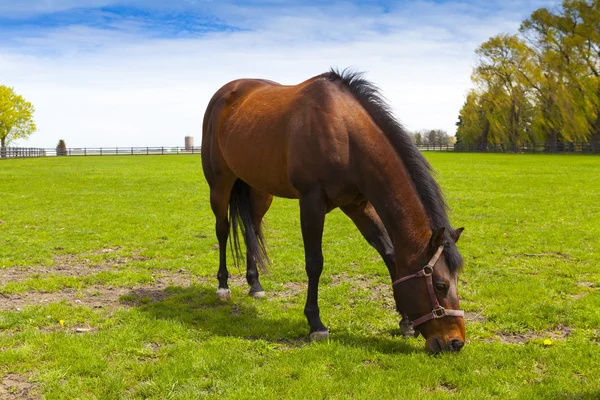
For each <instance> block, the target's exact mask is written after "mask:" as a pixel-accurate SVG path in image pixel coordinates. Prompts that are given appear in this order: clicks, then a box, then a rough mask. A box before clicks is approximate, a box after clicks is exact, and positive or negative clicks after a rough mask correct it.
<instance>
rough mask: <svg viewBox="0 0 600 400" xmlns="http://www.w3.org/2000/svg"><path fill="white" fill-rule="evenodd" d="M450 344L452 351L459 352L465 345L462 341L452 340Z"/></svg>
mask: <svg viewBox="0 0 600 400" xmlns="http://www.w3.org/2000/svg"><path fill="white" fill-rule="evenodd" d="M448 344H449V345H450V351H459V350H460V349H462V348H463V346H464V345H465V343H464V342H463V341H461V340H460V339H451V340H450V342H449V343H448Z"/></svg>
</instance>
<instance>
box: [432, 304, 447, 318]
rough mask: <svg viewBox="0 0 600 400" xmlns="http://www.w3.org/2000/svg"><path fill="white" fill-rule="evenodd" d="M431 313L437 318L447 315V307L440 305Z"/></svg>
mask: <svg viewBox="0 0 600 400" xmlns="http://www.w3.org/2000/svg"><path fill="white" fill-rule="evenodd" d="M431 313H432V314H433V318H435V319H438V318H442V317H445V316H446V309H445V308H444V307H442V306H439V307H438V308H434V309H433V310H431Z"/></svg>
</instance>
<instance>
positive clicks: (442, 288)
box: [435, 283, 448, 293]
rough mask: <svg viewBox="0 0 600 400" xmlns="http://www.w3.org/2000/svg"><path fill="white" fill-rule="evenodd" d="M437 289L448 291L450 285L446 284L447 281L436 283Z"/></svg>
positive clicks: (443, 291) (442, 291)
mask: <svg viewBox="0 0 600 400" xmlns="http://www.w3.org/2000/svg"><path fill="white" fill-rule="evenodd" d="M435 290H437V291H438V292H441V293H446V292H447V291H448V285H446V284H445V283H436V284H435Z"/></svg>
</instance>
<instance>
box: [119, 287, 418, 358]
mask: <svg viewBox="0 0 600 400" xmlns="http://www.w3.org/2000/svg"><path fill="white" fill-rule="evenodd" d="M255 301H257V300H254V299H251V298H249V297H244V298H242V297H240V298H239V299H237V300H236V299H233V300H231V301H230V302H227V303H224V302H221V301H220V300H218V299H217V298H216V295H215V290H214V288H213V287H209V286H207V285H193V286H188V287H185V288H182V287H169V288H166V289H138V290H133V291H132V292H131V293H129V294H128V295H127V296H125V297H124V298H123V299H122V302H123V303H125V304H127V305H129V306H132V307H137V308H138V309H139V310H140V311H142V312H145V313H148V314H150V315H151V316H152V317H154V318H157V319H165V320H171V321H178V322H181V323H184V324H186V325H188V326H190V327H192V328H194V329H198V330H200V331H204V332H208V333H211V334H213V335H218V336H230V337H238V338H242V339H247V340H264V341H268V342H271V343H277V344H283V345H285V346H287V347H302V346H306V345H308V344H310V341H309V340H308V324H307V323H306V320H305V318H304V315H302V313H299V315H298V316H297V317H293V316H290V314H289V313H281V314H280V315H281V316H280V317H279V316H275V317H274V316H266V315H259V312H258V310H257V308H256V306H255V305H254V304H253V302H255ZM259 301H263V300H259ZM277 306H278V304H276V303H274V304H273V307H277ZM272 315H277V314H276V313H272ZM397 331H398V330H397V329H396V330H392V329H390V330H389V331H386V332H384V334H383V335H380V336H367V335H365V334H363V333H352V332H348V331H345V332H332V333H331V336H330V340H332V341H334V342H337V343H341V344H343V345H346V346H350V347H363V348H369V349H372V350H374V351H377V352H381V353H385V354H392V353H403V354H408V353H414V352H419V351H422V350H421V349H418V348H416V347H415V346H414V343H412V344H411V343H410V342H409V341H408V340H405V339H404V338H402V337H400V336H399V335H397V334H396V332H397Z"/></svg>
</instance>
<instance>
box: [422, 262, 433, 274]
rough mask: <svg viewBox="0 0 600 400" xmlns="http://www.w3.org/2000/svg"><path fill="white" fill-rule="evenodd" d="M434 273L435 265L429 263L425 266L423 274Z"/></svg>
mask: <svg viewBox="0 0 600 400" xmlns="http://www.w3.org/2000/svg"><path fill="white" fill-rule="evenodd" d="M431 274H433V267H432V266H431V265H429V264H427V265H426V266H424V267H423V276H429V275H431Z"/></svg>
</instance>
